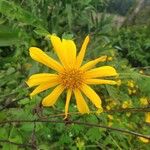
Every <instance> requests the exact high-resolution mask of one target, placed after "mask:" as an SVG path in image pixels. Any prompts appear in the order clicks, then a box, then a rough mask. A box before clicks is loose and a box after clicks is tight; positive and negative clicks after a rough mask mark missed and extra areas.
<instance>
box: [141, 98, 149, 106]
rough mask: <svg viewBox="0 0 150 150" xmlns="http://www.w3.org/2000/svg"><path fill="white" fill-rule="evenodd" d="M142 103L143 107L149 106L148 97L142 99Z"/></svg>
mask: <svg viewBox="0 0 150 150" xmlns="http://www.w3.org/2000/svg"><path fill="white" fill-rule="evenodd" d="M140 103H141V105H143V106H146V105H148V101H147V98H146V97H141V98H140Z"/></svg>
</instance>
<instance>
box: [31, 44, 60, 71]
mask: <svg viewBox="0 0 150 150" xmlns="http://www.w3.org/2000/svg"><path fill="white" fill-rule="evenodd" d="M29 51H30V56H31V57H32V59H34V60H36V61H38V62H40V63H42V64H44V65H46V66H48V67H50V68H51V69H53V70H56V71H58V72H60V71H61V70H62V66H61V65H60V64H59V63H58V62H57V61H56V60H54V59H52V58H51V57H49V56H48V55H47V54H46V53H44V52H43V51H42V50H41V49H39V48H37V47H31V48H30V49H29Z"/></svg>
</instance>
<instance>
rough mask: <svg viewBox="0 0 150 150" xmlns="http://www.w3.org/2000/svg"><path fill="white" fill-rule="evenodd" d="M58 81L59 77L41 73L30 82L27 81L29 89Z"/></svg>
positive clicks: (29, 80) (30, 79) (31, 78)
mask: <svg viewBox="0 0 150 150" xmlns="http://www.w3.org/2000/svg"><path fill="white" fill-rule="evenodd" d="M57 80H58V75H56V74H50V73H39V74H34V75H32V76H31V77H30V78H29V79H28V81H26V83H27V85H28V86H29V87H33V86H36V85H39V84H42V83H45V82H54V81H55V82H56V81H57Z"/></svg>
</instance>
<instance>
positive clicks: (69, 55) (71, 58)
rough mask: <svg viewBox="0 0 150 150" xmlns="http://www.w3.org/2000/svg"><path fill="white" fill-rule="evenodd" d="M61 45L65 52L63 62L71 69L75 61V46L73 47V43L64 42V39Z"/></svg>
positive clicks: (70, 41)
mask: <svg viewBox="0 0 150 150" xmlns="http://www.w3.org/2000/svg"><path fill="white" fill-rule="evenodd" d="M62 45H63V47H64V50H65V52H66V54H65V57H66V58H65V60H66V62H67V64H68V66H70V67H72V65H74V64H75V61H76V45H75V43H74V41H72V40H65V39H63V40H62Z"/></svg>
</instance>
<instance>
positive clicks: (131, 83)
mask: <svg viewBox="0 0 150 150" xmlns="http://www.w3.org/2000/svg"><path fill="white" fill-rule="evenodd" d="M128 87H131V88H133V87H134V81H133V80H129V81H128Z"/></svg>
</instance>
